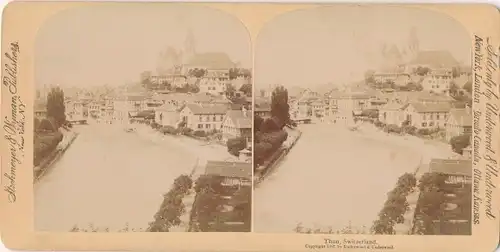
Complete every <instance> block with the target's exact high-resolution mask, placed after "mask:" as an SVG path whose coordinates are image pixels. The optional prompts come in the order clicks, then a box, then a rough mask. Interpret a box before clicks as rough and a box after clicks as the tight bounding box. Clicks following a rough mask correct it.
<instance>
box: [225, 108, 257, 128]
mask: <svg viewBox="0 0 500 252" xmlns="http://www.w3.org/2000/svg"><path fill="white" fill-rule="evenodd" d="M246 113H247V114H246V115H245V114H244V113H243V111H242V110H229V111H227V112H226V117H227V118H228V119H231V121H233V123H234V126H235V127H236V128H238V129H251V128H252V117H251V113H250V111H247V112H246Z"/></svg>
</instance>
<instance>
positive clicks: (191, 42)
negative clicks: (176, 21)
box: [184, 28, 196, 57]
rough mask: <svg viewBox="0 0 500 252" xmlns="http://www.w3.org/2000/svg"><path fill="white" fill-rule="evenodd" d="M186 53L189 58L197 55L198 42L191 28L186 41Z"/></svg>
mask: <svg viewBox="0 0 500 252" xmlns="http://www.w3.org/2000/svg"><path fill="white" fill-rule="evenodd" d="M184 53H185V55H186V56H188V57H191V56H193V55H194V54H196V40H195V37H194V34H193V30H192V29H191V28H189V29H188V33H187V36H186V40H185V41H184Z"/></svg>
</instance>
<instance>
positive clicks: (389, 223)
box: [371, 173, 417, 234]
mask: <svg viewBox="0 0 500 252" xmlns="http://www.w3.org/2000/svg"><path fill="white" fill-rule="evenodd" d="M416 185H417V179H416V178H415V176H414V175H413V174H411V173H405V174H403V175H402V176H401V177H399V179H398V182H397V183H396V187H395V188H394V189H393V190H392V191H390V192H389V193H388V194H387V201H386V202H385V203H384V207H383V208H382V210H381V211H380V212H379V214H378V217H379V218H378V219H377V220H375V221H374V222H373V226H372V227H371V232H372V233H374V234H395V229H394V225H396V224H401V223H403V222H404V220H405V219H404V214H405V213H406V212H407V211H408V209H409V204H408V202H407V200H406V197H407V196H408V195H409V194H410V193H411V192H413V191H414V190H415V187H416Z"/></svg>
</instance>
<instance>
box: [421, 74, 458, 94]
mask: <svg viewBox="0 0 500 252" xmlns="http://www.w3.org/2000/svg"><path fill="white" fill-rule="evenodd" d="M452 80H453V76H452V75H451V74H449V73H446V72H432V73H429V74H427V75H426V76H425V77H424V79H423V80H422V82H421V84H422V87H423V88H424V90H429V91H432V92H434V93H438V94H448V93H449V90H450V85H451V81H452Z"/></svg>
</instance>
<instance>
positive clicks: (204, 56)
mask: <svg viewBox="0 0 500 252" xmlns="http://www.w3.org/2000/svg"><path fill="white" fill-rule="evenodd" d="M187 65H190V66H202V67H205V68H208V69H229V68H234V67H235V66H236V64H235V63H234V62H232V61H231V59H230V58H229V56H228V55H227V54H225V53H221V52H210V53H198V54H195V55H194V56H193V57H192V58H191V59H190V60H189V61H188V63H187Z"/></svg>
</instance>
